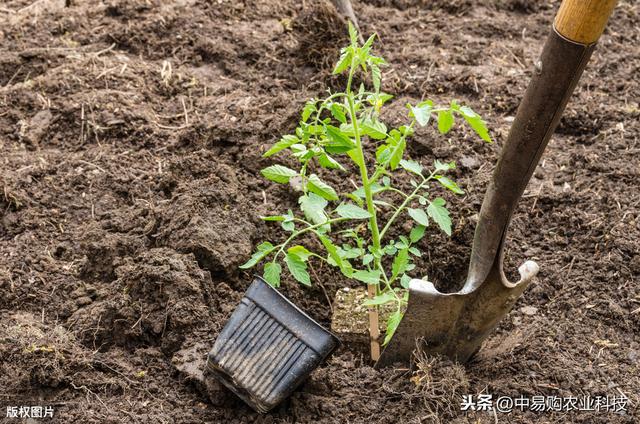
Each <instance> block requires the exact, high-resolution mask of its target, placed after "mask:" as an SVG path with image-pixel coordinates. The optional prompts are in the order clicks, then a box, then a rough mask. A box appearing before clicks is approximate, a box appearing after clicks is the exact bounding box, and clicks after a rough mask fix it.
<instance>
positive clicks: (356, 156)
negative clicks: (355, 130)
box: [347, 149, 364, 167]
mask: <svg viewBox="0 0 640 424" xmlns="http://www.w3.org/2000/svg"><path fill="white" fill-rule="evenodd" d="M347 155H348V156H349V157H350V158H351V160H352V161H353V163H355V164H356V165H357V166H358V167H362V166H363V164H364V157H363V155H362V154H361V153H360V150H358V149H351V150H349V151H348V152H347Z"/></svg>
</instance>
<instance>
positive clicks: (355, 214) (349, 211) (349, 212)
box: [336, 203, 371, 219]
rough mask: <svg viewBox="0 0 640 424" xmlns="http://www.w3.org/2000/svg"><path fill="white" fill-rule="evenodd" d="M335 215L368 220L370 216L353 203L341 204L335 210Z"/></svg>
mask: <svg viewBox="0 0 640 424" xmlns="http://www.w3.org/2000/svg"><path fill="white" fill-rule="evenodd" d="M336 213H337V214H338V215H339V216H341V217H342V218H351V219H369V218H370V217H371V214H370V213H369V212H368V211H366V210H365V209H362V208H361V207H359V206H356V205H354V204H353V203H342V204H340V205H339V206H338V207H337V208H336Z"/></svg>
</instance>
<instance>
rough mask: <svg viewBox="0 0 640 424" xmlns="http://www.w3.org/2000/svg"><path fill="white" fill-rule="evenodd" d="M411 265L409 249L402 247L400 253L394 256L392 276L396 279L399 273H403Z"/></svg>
mask: <svg viewBox="0 0 640 424" xmlns="http://www.w3.org/2000/svg"><path fill="white" fill-rule="evenodd" d="M407 265H409V251H408V250H407V249H401V250H399V251H398V254H397V255H396V257H395V258H393V264H392V265H391V278H392V279H394V278H396V277H397V276H398V275H400V274H403V273H404V272H405V271H406V270H407Z"/></svg>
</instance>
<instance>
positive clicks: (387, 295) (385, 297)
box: [362, 291, 396, 306]
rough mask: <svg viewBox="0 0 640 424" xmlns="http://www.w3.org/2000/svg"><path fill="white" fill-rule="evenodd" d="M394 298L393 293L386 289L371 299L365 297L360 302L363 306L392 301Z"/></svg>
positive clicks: (378, 304)
mask: <svg viewBox="0 0 640 424" xmlns="http://www.w3.org/2000/svg"><path fill="white" fill-rule="evenodd" d="M394 300H396V297H395V295H394V294H393V293H392V292H390V291H386V292H384V293H381V294H379V295H377V296H375V297H374V298H373V299H365V301H364V302H362V304H363V305H364V306H380V305H384V304H386V303H389V302H393V301H394Z"/></svg>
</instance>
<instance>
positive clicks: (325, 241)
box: [318, 234, 344, 269]
mask: <svg viewBox="0 0 640 424" xmlns="http://www.w3.org/2000/svg"><path fill="white" fill-rule="evenodd" d="M318 238H319V239H320V242H321V243H322V245H323V246H324V248H325V249H326V250H327V253H328V254H329V258H331V259H332V260H333V262H334V264H335V265H336V266H337V267H339V268H340V269H342V268H343V266H344V265H343V261H342V258H341V257H340V255H339V254H338V248H337V247H336V245H334V244H333V242H332V241H331V240H330V239H329V238H328V237H327V236H324V235H322V234H318Z"/></svg>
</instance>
